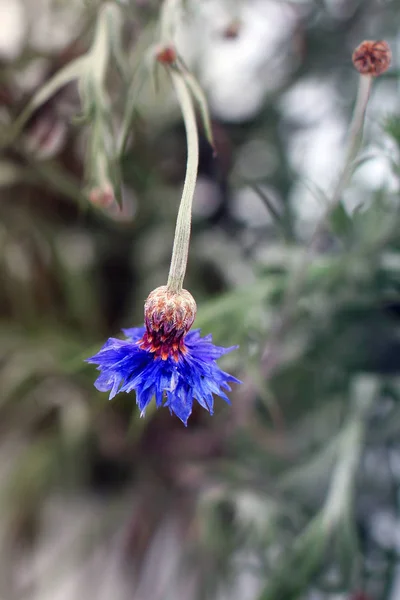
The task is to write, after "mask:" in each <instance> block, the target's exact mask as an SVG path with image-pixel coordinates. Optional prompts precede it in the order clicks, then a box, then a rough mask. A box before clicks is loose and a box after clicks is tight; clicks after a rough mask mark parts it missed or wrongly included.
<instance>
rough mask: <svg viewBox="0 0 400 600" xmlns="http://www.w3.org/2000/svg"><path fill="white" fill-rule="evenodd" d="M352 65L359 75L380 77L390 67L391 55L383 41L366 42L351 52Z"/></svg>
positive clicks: (387, 45)
mask: <svg viewBox="0 0 400 600" xmlns="http://www.w3.org/2000/svg"><path fill="white" fill-rule="evenodd" d="M352 58H353V65H354V66H355V68H356V69H357V71H358V72H359V73H361V75H372V76H373V77H378V75H382V73H384V72H385V71H386V70H387V69H388V68H389V66H390V63H391V60H392V53H391V51H390V48H389V44H388V43H387V42H385V41H383V40H379V41H376V42H374V41H373V40H366V41H365V42H362V43H361V44H360V45H359V46H357V48H356V49H355V50H354V52H353V57H352Z"/></svg>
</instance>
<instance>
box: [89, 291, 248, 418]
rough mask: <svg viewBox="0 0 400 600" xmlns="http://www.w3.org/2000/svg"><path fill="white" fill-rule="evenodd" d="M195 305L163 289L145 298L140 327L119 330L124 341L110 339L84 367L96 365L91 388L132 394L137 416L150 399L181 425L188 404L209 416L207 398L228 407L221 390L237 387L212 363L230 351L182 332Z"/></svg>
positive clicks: (209, 339) (188, 411)
mask: <svg viewBox="0 0 400 600" xmlns="http://www.w3.org/2000/svg"><path fill="white" fill-rule="evenodd" d="M195 310H196V304H195V302H194V300H193V298H192V297H191V296H190V294H189V293H188V292H186V291H185V290H182V292H181V293H180V294H179V296H178V295H176V294H171V293H169V292H168V291H166V288H165V286H163V287H162V288H157V290H154V292H152V294H150V296H149V298H148V300H147V302H146V305H145V321H146V327H138V328H132V329H124V330H123V332H124V334H125V336H126V339H125V340H120V339H116V338H110V339H109V340H108V341H107V342H106V344H105V345H104V346H103V348H102V349H101V350H100V352H98V353H97V354H96V355H95V356H92V357H91V358H89V359H87V362H89V363H94V364H96V365H98V370H99V371H101V375H100V376H99V377H98V379H97V380H96V382H95V386H96V388H97V389H98V390H100V391H101V392H106V391H109V392H110V399H111V398H113V397H114V396H115V395H116V394H117V393H118V392H132V391H133V390H135V392H136V403H137V404H138V406H139V409H140V413H141V416H144V414H145V411H146V408H147V406H148V405H149V403H150V402H151V400H152V398H153V397H155V401H156V405H157V407H160V406H162V405H164V406H168V408H169V409H170V412H171V413H174V414H175V415H176V416H177V417H179V418H180V419H181V421H182V422H183V423H184V424H185V425H187V420H188V418H189V416H190V414H191V412H192V407H193V401H194V400H197V402H198V403H199V404H200V405H201V406H202V407H203V408H205V409H206V410H208V411H209V412H210V414H213V408H214V398H213V395H214V394H215V395H217V396H220V397H221V398H223V399H224V400H225V401H226V402H228V403H229V398H228V396H227V395H226V393H225V391H224V390H228V391H230V389H231V388H230V386H229V383H231V382H236V383H240V381H239V380H238V379H236V377H233V376H232V375H229V374H228V373H225V372H224V371H222V370H221V369H220V368H219V367H218V365H217V363H216V360H217V359H218V358H220V357H221V356H222V355H224V354H226V353H227V352H230V351H231V350H234V349H235V348H236V347H237V346H232V347H231V348H222V347H219V346H214V344H213V343H212V337H211V335H207V336H205V337H203V338H202V337H201V336H200V330H198V329H197V330H194V331H191V332H187V330H188V328H189V327H190V326H191V324H192V322H193V320H194V315H195Z"/></svg>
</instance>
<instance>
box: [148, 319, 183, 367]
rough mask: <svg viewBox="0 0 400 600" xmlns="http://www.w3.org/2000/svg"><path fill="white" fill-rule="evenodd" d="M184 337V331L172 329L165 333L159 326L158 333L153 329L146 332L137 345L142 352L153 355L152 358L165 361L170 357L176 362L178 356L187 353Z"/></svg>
mask: <svg viewBox="0 0 400 600" xmlns="http://www.w3.org/2000/svg"><path fill="white" fill-rule="evenodd" d="M184 337H185V332H184V331H182V330H180V331H179V330H178V331H177V330H176V329H173V330H172V331H169V332H166V331H164V327H163V325H161V326H160V328H159V329H158V331H157V330H154V329H153V330H151V331H149V330H147V331H146V332H145V333H144V335H143V337H142V339H141V340H139V342H138V344H139V347H140V348H141V349H142V350H147V351H148V352H152V353H154V358H161V359H162V360H167V358H169V357H171V358H173V359H174V360H175V361H176V362H178V360H179V356H180V354H185V353H186V352H187V349H186V346H185V342H184Z"/></svg>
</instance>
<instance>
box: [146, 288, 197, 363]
mask: <svg viewBox="0 0 400 600" xmlns="http://www.w3.org/2000/svg"><path fill="white" fill-rule="evenodd" d="M196 310H197V306H196V302H195V300H194V298H193V296H192V295H191V294H190V293H189V292H188V291H187V290H182V291H180V292H172V291H170V290H169V289H168V287H167V286H166V285H162V286H160V287H158V288H156V289H155V290H153V291H152V292H151V293H150V295H149V297H148V298H147V300H146V302H145V305H144V321H145V325H146V330H147V331H146V333H145V334H144V336H143V339H142V341H141V344H140V346H141V348H143V349H144V350H149V351H150V352H154V353H155V356H160V357H161V358H162V359H163V360H166V359H167V358H168V357H169V356H171V357H172V358H174V359H175V360H178V356H179V353H184V352H185V345H184V336H185V334H186V333H187V332H188V331H189V329H190V328H191V326H192V325H193V321H194V319H195V316H196Z"/></svg>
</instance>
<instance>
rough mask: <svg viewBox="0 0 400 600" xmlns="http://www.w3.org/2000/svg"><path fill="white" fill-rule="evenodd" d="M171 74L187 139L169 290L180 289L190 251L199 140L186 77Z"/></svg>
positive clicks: (171, 71)
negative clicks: (183, 178)
mask: <svg viewBox="0 0 400 600" xmlns="http://www.w3.org/2000/svg"><path fill="white" fill-rule="evenodd" d="M170 73H171V77H172V81H173V84H174V87H175V91H176V95H177V97H178V101H179V104H180V106H181V110H182V115H183V120H184V123H185V129H186V138H187V164H186V176H185V183H184V186H183V192H182V199H181V203H180V206H179V211H178V217H177V220H176V228H175V237H174V246H173V249H172V258H171V266H170V269H169V275H168V283H167V287H168V289H169V290H171V291H174V292H180V291H181V290H182V286H183V280H184V278H185V273H186V264H187V259H188V253H189V241H190V229H191V221H192V203H193V195H194V190H195V187H196V179H197V169H198V164H199V139H198V133H197V123H196V115H195V112H194V108H193V102H192V97H191V95H190V92H189V90H188V88H187V86H186V83H185V80H184V78H183V76H182V75H181V74H180V73H179V72H178V71H175V70H173V69H171V70H170Z"/></svg>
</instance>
